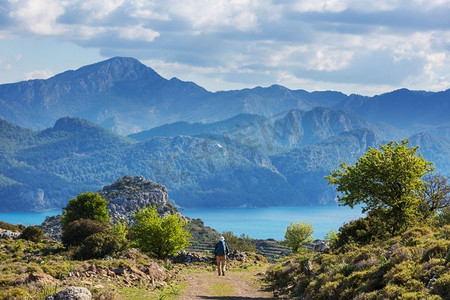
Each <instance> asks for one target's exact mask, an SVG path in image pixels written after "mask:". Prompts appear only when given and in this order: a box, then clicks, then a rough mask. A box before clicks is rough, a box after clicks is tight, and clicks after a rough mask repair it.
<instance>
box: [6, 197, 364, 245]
mask: <svg viewBox="0 0 450 300" xmlns="http://www.w3.org/2000/svg"><path fill="white" fill-rule="evenodd" d="M181 212H182V213H183V214H184V215H186V216H188V217H190V218H193V219H196V218H201V219H202V220H203V222H204V223H205V225H206V226H210V227H212V228H214V229H216V230H217V231H219V232H224V231H232V232H233V233H234V234H235V235H238V236H239V235H241V234H242V233H244V234H246V235H248V236H250V237H252V238H255V239H267V238H273V239H276V240H282V239H283V238H284V232H285V230H286V228H287V227H288V226H289V224H290V223H291V222H305V223H311V224H312V225H313V228H314V234H313V236H314V237H315V238H323V237H324V236H325V235H326V234H327V232H328V231H330V230H333V229H334V230H337V229H338V228H339V227H340V226H342V225H343V224H344V222H348V221H350V220H354V219H357V218H359V217H360V216H362V214H361V209H360V208H355V209H351V208H349V207H346V206H338V205H317V206H295V207H265V208H198V209H187V210H181ZM60 213H61V210H60V209H57V210H50V211H45V212H0V220H1V221H5V222H8V223H11V224H19V223H20V224H23V225H26V226H29V225H39V224H41V223H42V222H43V221H44V220H45V217H46V216H53V215H57V214H60Z"/></svg>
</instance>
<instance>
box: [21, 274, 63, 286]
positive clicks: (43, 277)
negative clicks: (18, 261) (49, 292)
mask: <svg viewBox="0 0 450 300" xmlns="http://www.w3.org/2000/svg"><path fill="white" fill-rule="evenodd" d="M25 282H26V283H33V284H35V285H40V286H46V285H51V284H57V283H58V282H59V281H58V280H57V279H55V278H54V277H53V276H51V275H48V274H45V273H30V275H28V278H27V279H26V280H25Z"/></svg>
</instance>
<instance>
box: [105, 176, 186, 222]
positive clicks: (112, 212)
mask: <svg viewBox="0 0 450 300" xmlns="http://www.w3.org/2000/svg"><path fill="white" fill-rule="evenodd" d="M99 193H100V195H102V197H103V198H105V199H106V200H107V201H108V210H109V216H110V218H111V219H112V220H113V221H122V222H126V223H127V224H130V223H133V215H134V214H135V213H136V212H137V211H138V210H139V209H140V208H143V207H146V206H151V205H155V206H156V208H157V209H158V212H159V213H160V214H165V213H174V212H176V211H177V209H176V208H175V206H174V205H173V204H172V203H170V202H169V195H168V193H167V189H166V187H165V186H163V185H161V184H157V183H155V182H153V181H151V180H147V179H145V178H144V177H143V176H135V177H133V176H125V177H122V178H120V179H119V180H117V181H116V182H114V183H113V184H111V185H108V186H105V187H103V189H102V190H101V191H99Z"/></svg>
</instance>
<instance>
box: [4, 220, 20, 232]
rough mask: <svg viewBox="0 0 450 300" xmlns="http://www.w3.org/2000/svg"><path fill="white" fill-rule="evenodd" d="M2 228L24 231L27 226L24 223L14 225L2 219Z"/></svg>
mask: <svg viewBox="0 0 450 300" xmlns="http://www.w3.org/2000/svg"><path fill="white" fill-rule="evenodd" d="M0 228H2V229H6V230H11V231H18V232H22V231H24V229H25V226H24V225H22V224H18V225H13V224H9V223H6V222H3V221H0Z"/></svg>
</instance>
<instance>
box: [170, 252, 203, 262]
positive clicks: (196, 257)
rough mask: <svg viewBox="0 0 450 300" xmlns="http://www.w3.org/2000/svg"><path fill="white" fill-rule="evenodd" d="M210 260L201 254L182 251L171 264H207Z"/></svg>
mask: <svg viewBox="0 0 450 300" xmlns="http://www.w3.org/2000/svg"><path fill="white" fill-rule="evenodd" d="M209 261H211V258H209V257H206V256H203V255H201V254H198V253H195V252H186V251H183V252H181V253H179V254H178V255H177V256H175V257H173V258H172V262H173V263H175V264H187V263H195V262H209Z"/></svg>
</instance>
